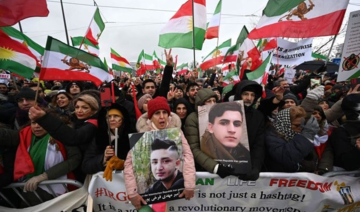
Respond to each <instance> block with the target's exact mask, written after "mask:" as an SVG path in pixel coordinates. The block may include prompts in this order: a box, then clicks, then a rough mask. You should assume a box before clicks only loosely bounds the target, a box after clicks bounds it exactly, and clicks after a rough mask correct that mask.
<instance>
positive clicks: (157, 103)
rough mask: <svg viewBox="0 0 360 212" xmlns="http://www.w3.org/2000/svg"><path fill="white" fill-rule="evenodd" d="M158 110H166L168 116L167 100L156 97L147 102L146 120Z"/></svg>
mask: <svg viewBox="0 0 360 212" xmlns="http://www.w3.org/2000/svg"><path fill="white" fill-rule="evenodd" d="M158 110H166V112H167V113H168V114H169V115H170V107H169V105H168V103H167V100H166V99H165V98H164V97H162V96H158V97H156V98H155V99H152V100H150V101H149V102H148V118H149V119H151V117H152V115H153V114H154V113H155V112H156V111H158Z"/></svg>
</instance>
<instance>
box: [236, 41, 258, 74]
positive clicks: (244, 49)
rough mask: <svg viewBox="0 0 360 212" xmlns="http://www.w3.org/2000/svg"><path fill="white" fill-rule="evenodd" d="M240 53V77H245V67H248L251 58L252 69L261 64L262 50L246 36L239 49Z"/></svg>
mask: <svg viewBox="0 0 360 212" xmlns="http://www.w3.org/2000/svg"><path fill="white" fill-rule="evenodd" d="M239 55H241V58H238V60H239V62H238V63H239V65H240V79H243V76H244V72H245V69H247V68H248V67H247V61H248V60H250V59H251V61H252V65H251V67H250V70H255V69H257V68H258V67H259V66H260V63H261V62H260V52H259V50H258V49H257V48H256V46H255V44H254V43H253V41H252V40H250V39H249V38H246V39H245V40H244V42H243V43H242V44H241V46H240V49H239Z"/></svg>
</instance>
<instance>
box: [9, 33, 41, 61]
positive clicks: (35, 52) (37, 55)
mask: <svg viewBox="0 0 360 212" xmlns="http://www.w3.org/2000/svg"><path fill="white" fill-rule="evenodd" d="M9 37H10V38H11V39H13V40H16V41H18V42H20V43H23V42H24V40H21V39H18V38H15V37H11V36H9ZM26 47H28V49H29V50H30V51H31V53H33V55H35V57H36V58H37V59H38V60H40V59H41V57H42V55H41V54H39V52H37V51H35V49H33V48H31V47H30V46H26Z"/></svg>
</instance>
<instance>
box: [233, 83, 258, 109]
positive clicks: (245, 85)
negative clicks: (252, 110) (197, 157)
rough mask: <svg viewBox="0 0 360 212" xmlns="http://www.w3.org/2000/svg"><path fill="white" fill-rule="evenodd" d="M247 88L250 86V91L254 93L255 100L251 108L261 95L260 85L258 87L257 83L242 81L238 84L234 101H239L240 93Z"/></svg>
mask: <svg viewBox="0 0 360 212" xmlns="http://www.w3.org/2000/svg"><path fill="white" fill-rule="evenodd" d="M247 86H252V87H253V88H252V90H254V91H255V99H254V101H253V104H252V106H253V105H254V104H255V103H256V102H257V100H258V99H259V98H260V97H261V95H262V87H261V85H259V83H257V82H255V81H251V80H243V81H241V82H239V83H238V85H237V87H236V92H235V97H234V100H235V101H236V100H241V93H242V92H243V90H244V88H245V87H247Z"/></svg>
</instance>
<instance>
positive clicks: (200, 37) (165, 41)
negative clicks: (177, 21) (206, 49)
mask: <svg viewBox="0 0 360 212" xmlns="http://www.w3.org/2000/svg"><path fill="white" fill-rule="evenodd" d="M205 32H206V31H205V30H204V29H201V28H197V27H195V49H197V50H201V49H202V45H203V42H204V37H205ZM192 40H193V35H192V32H188V33H167V34H162V35H160V39H159V46H161V47H163V48H166V49H168V48H175V47H179V48H187V49H192V48H193V42H192Z"/></svg>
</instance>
